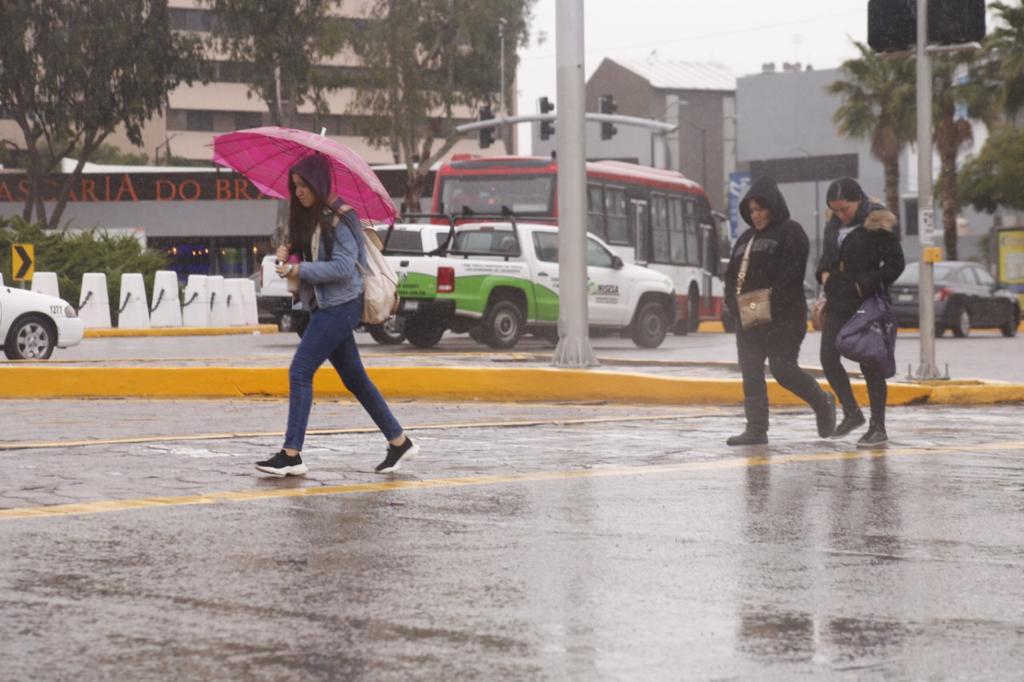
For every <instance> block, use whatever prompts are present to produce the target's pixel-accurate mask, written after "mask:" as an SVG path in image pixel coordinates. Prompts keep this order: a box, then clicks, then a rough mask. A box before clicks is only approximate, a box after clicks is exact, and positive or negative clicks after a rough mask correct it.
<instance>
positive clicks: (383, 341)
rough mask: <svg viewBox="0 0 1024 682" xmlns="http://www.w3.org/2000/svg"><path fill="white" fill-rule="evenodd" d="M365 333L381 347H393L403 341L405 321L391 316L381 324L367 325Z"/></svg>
mask: <svg viewBox="0 0 1024 682" xmlns="http://www.w3.org/2000/svg"><path fill="white" fill-rule="evenodd" d="M366 331H368V332H370V336H372V337H373V340H374V341H376V342H377V343H379V344H380V345H382V346H394V345H397V344H399V343H402V342H403V341H405V320H404V319H402V318H400V317H398V316H397V315H392V316H391V317H389V318H388V319H387V320H385V321H384V322H383V323H381V324H368V325H366Z"/></svg>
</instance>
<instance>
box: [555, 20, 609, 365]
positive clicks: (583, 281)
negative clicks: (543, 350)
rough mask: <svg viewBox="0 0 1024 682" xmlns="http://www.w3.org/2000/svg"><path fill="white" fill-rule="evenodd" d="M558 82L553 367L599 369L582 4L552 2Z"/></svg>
mask: <svg viewBox="0 0 1024 682" xmlns="http://www.w3.org/2000/svg"><path fill="white" fill-rule="evenodd" d="M555 6H556V11H555V43H556V50H555V53H556V76H557V80H558V102H559V107H558V118H557V126H558V271H559V276H558V300H559V305H558V346H557V347H556V348H555V353H554V356H553V357H552V359H551V364H552V365H554V366H556V367H593V366H595V365H597V364H598V362H597V358H596V357H595V356H594V349H593V348H592V347H591V345H590V324H589V316H588V312H587V229H586V224H585V222H584V221H585V220H586V215H587V214H586V210H587V206H586V189H587V167H586V159H587V154H586V143H585V139H584V126H585V121H586V119H585V115H586V94H585V90H584V79H583V0H559V2H557V3H555Z"/></svg>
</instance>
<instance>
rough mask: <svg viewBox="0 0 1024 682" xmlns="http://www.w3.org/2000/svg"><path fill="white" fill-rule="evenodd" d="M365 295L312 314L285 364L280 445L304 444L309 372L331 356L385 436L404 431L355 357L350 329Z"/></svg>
mask: <svg viewBox="0 0 1024 682" xmlns="http://www.w3.org/2000/svg"><path fill="white" fill-rule="evenodd" d="M362 310H363V297H362V296H359V297H357V298H354V299H352V300H351V301H348V302H347V303H342V304H341V305H335V306H330V307H328V308H319V309H317V310H314V311H313V314H312V315H311V316H310V319H309V324H308V325H307V326H306V331H305V332H303V334H302V341H301V342H300V343H299V347H298V349H297V350H296V351H295V357H293V358H292V364H291V367H290V368H289V370H288V384H289V391H288V430H287V431H286V432H285V436H284V447H286V448H294V449H296V450H302V444H303V442H304V441H305V438H306V426H307V425H308V424H309V410H310V408H311V407H312V406H313V375H314V374H315V373H316V371H317V370H318V369H319V368H320V365H322V364H324V360H330V361H331V364H332V365H334V369H335V370H336V371H337V372H338V376H339V377H341V382H342V383H343V384H345V388H347V389H348V390H349V391H351V392H352V395H354V396H355V397H356V399H357V400H359V402H360V403H361V404H362V406H363V408H364V409H365V410H366V412H367V413H368V414H369V415H370V418H371V419H373V422H374V423H375V424H376V425H377V427H378V428H379V429H380V430H381V432H382V433H383V434H384V437H385V438H387V439H388V440H393V439H395V438H397V437H398V436H400V435H401V434H402V426H401V425H400V424H399V423H398V420H396V419H395V417H394V415H392V414H391V410H390V409H389V408H388V404H387V403H386V402H384V397H383V396H382V395H381V394H380V391H378V390H377V387H376V386H374V385H373V382H372V381H370V377H368V376H367V375H366V370H365V369H364V368H363V361H362V360H361V359H360V357H359V348H358V347H357V346H356V340H355V337H354V336H353V335H352V330H353V329H355V328H356V326H357V325H358V324H359V317H360V315H361V314H362Z"/></svg>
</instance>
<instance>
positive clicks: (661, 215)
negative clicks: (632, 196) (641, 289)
mask: <svg viewBox="0 0 1024 682" xmlns="http://www.w3.org/2000/svg"><path fill="white" fill-rule="evenodd" d="M651 204H652V207H651V260H652V261H653V262H655V263H671V262H672V251H671V249H670V248H669V236H668V201H667V200H666V199H665V197H664V196H663V195H660V194H655V195H652V196H651Z"/></svg>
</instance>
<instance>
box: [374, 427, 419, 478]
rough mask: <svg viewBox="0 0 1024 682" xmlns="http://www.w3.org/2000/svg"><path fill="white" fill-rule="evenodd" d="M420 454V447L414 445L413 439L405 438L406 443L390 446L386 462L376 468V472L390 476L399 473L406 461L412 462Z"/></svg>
mask: <svg viewBox="0 0 1024 682" xmlns="http://www.w3.org/2000/svg"><path fill="white" fill-rule="evenodd" d="M419 452H420V446H418V445H413V442H412V438H409V437H408V436H406V437H405V442H404V443H402V444H401V445H391V444H388V454H387V456H386V457H385V458H384V461H383V462H381V463H380V464H378V465H377V466H376V467H374V469H373V470H374V471H376V472H377V473H378V474H389V473H391V472H392V471H397V470H398V468H399V467H400V466H402V462H403V461H404V460H410V459H412V458H413V457H415V456H416V455H418V454H419Z"/></svg>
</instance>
